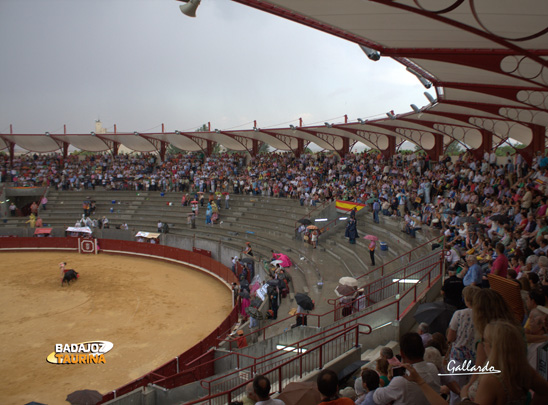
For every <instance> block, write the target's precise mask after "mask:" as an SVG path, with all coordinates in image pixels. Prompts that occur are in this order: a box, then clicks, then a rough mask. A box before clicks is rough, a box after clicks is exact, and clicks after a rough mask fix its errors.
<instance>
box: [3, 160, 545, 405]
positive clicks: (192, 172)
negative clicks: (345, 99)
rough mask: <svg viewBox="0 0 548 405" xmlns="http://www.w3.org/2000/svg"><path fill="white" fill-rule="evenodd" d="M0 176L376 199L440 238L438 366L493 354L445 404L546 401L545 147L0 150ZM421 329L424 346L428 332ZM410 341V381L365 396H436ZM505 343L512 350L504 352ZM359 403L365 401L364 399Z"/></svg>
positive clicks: (451, 388) (59, 183) (452, 384)
mask: <svg viewBox="0 0 548 405" xmlns="http://www.w3.org/2000/svg"><path fill="white" fill-rule="evenodd" d="M0 171H1V173H0V174H1V177H2V178H1V180H2V182H13V183H14V184H15V185H17V186H35V185H49V186H54V187H56V188H57V189H61V190H79V189H93V188H96V187H103V188H106V189H110V190H123V189H130V190H150V191H164V192H167V191H171V192H182V193H194V192H198V191H202V192H206V193H207V192H209V193H215V192H216V191H222V192H228V193H245V194H254V195H268V196H271V197H281V198H294V199H297V200H299V201H300V203H301V204H302V205H304V204H310V205H315V204H317V203H318V202H322V201H325V200H334V199H341V200H347V201H355V202H358V203H366V204H370V205H371V206H372V208H373V204H377V209H376V211H377V212H376V214H377V217H376V219H375V222H377V221H378V215H379V211H380V214H381V218H382V216H391V217H392V216H394V217H399V218H401V220H402V230H404V231H406V232H407V233H409V234H410V235H411V236H414V235H415V232H416V231H417V230H418V229H420V228H421V227H423V226H430V227H433V228H438V229H439V230H440V233H441V234H442V235H443V236H444V243H445V251H446V265H447V270H448V272H449V276H450V277H448V278H447V279H446V280H445V284H444V287H443V294H444V299H445V301H446V302H447V303H450V304H452V305H454V306H455V307H457V308H458V309H459V310H458V311H457V312H456V313H455V316H454V317H453V320H452V321H451V323H450V325H449V330H448V331H447V335H446V338H447V339H448V340H449V343H452V347H451V349H448V348H447V347H445V345H444V344H442V343H440V344H438V345H434V346H435V347H436V349H438V351H439V352H440V353H439V354H440V355H441V356H442V357H443V356H445V358H446V361H445V362H443V361H442V362H440V365H439V367H438V370H439V371H440V373H441V372H442V371H443V367H445V369H447V365H448V360H449V359H450V360H453V363H452V364H453V365H455V364H460V365H463V364H466V363H465V362H466V361H470V362H472V363H471V364H478V365H483V364H485V361H486V360H489V361H490V362H491V363H490V364H491V365H495V366H496V367H499V368H500V371H501V374H500V376H499V377H496V376H495V377H493V378H491V376H490V375H487V376H485V377H484V376H481V377H480V378H476V377H473V378H472V379H470V378H468V379H462V380H459V379H450V380H448V381H445V387H446V388H445V389H446V393H447V394H448V395H453V400H452V401H451V402H452V403H458V402H459V401H460V398H461V397H471V398H473V399H474V400H475V401H476V402H477V403H526V402H527V396H528V392H529V390H533V391H536V392H537V393H538V394H539V395H538V396H537V398H539V399H540V398H543V400H545V399H546V398H548V385H547V384H545V383H546V381H545V380H542V379H539V378H538V374H536V372H535V371H534V369H535V367H536V361H533V360H531V358H534V357H535V356H531V352H529V353H528V352H527V346H526V343H529V345H532V344H537V345H538V344H541V343H543V342H546V341H548V307H546V306H545V305H546V303H547V302H548V301H547V298H548V241H547V239H546V238H547V237H548V222H547V215H548V200H547V193H548V177H547V175H548V173H547V171H548V157H546V156H544V155H543V154H542V153H541V152H539V153H538V155H537V157H536V158H535V159H534V160H533V162H532V164H528V163H527V162H526V161H525V160H524V159H522V158H521V156H520V155H519V154H515V155H513V156H510V155H507V156H505V157H498V158H497V157H496V156H495V154H494V153H486V154H485V155H484V156H483V157H482V158H481V159H477V158H475V157H474V156H473V155H472V154H470V153H462V154H461V155H460V156H458V157H456V158H453V159H450V158H447V157H444V158H443V159H441V160H440V161H439V162H432V161H430V160H429V159H428V157H425V156H421V155H418V154H414V153H412V154H410V155H403V154H396V155H394V156H393V157H391V158H390V159H388V160H385V159H383V157H382V155H381V154H378V153H368V152H366V153H361V154H348V155H346V156H344V157H343V158H341V159H338V158H337V157H336V156H335V155H332V154H324V153H320V154H313V155H306V154H305V155H302V156H300V157H298V158H297V157H294V156H293V155H291V154H267V155H259V156H257V157H252V158H250V159H249V158H248V159H247V160H246V158H245V156H244V155H241V154H223V155H218V156H212V157H205V158H203V157H199V156H198V155H196V154H184V155H183V154H179V155H173V156H168V158H167V159H166V160H165V161H163V162H160V161H159V160H158V158H157V157H156V156H154V155H119V156H116V157H114V156H111V155H106V154H105V155H71V156H69V157H68V158H66V159H65V160H63V159H62V158H61V157H60V156H57V155H34V156H31V155H24V156H22V157H20V158H18V159H17V160H16V161H15V162H14V165H13V166H10V165H9V163H8V160H7V158H6V156H5V155H0ZM379 205H380V207H379ZM379 208H380V209H379ZM489 274H491V275H497V276H499V277H501V278H503V279H508V280H509V282H513V283H515V285H519V286H520V288H521V289H522V294H521V296H522V298H523V302H524V308H525V310H524V311H523V314H522V315H517V317H516V314H515V312H514V313H512V310H511V309H510V308H509V306H508V303H507V302H506V301H505V299H503V297H502V296H501V295H500V294H498V293H497V292H496V291H494V290H492V289H490V288H489V278H488V275H489ZM465 287H469V288H467V289H465ZM463 289H464V290H463ZM463 291H464V293H463ZM517 318H521V319H517ZM522 325H523V326H522ZM427 335H429V334H427ZM419 336H421V341H422V342H423V343H425V344H426V345H431V343H430V342H428V343H427V342H426V341H425V340H427V339H424V338H425V336H426V334H425V331H424V330H419ZM430 337H432V336H430ZM408 338H409V339H410V341H413V342H414V339H415V340H416V338H415V337H412V336H411V337H409V336H408ZM442 338H443V336H442ZM441 340H443V339H441ZM508 342H512V345H513V346H512V347H509V346H508ZM522 342H523V344H522ZM402 343H403V342H402ZM406 345H407V346H406ZM415 346H417V344H416V342H414V343H412V344H411V346H409V342H407V343H404V344H403V345H402V347H401V349H402V357H403V360H404V361H405V362H406V363H410V364H413V365H414V367H413V366H407V365H406V368H407V369H408V375H407V376H406V377H401V378H404V380H405V381H404V380H397V381H399V382H398V383H397V384H396V383H395V382H394V381H392V382H388V383H389V384H386V382H385V386H383V385H382V384H381V385H380V388H379V391H378V393H375V394H374V395H369V397H368V400H369V399H370V400H373V401H374V402H371V403H376V404H380V403H391V402H392V401H395V402H393V403H417V402H416V400H417V399H418V398H421V401H422V398H427V399H428V400H429V401H430V402H431V403H437V400H438V398H441V397H439V392H440V388H439V387H440V384H441V385H443V384H444V381H441V382H440V384H438V383H437V382H436V383H435V384H432V383H431V382H432V381H429V380H428V378H430V379H431V375H433V372H432V371H431V370H429V371H428V373H427V374H426V376H427V378H426V377H425V374H424V370H425V368H424V367H425V366H424V367H423V366H422V362H423V361H424V357H425V353H423V351H422V350H421V349H418V348H417V347H415ZM438 346H439V347H438ZM507 346H508V347H507ZM537 347H538V346H537ZM537 347H535V349H533V351H535V352H536V348H537ZM518 349H519V350H518ZM505 350H508V351H509V352H510V351H512V353H511V354H508V355H506V354H504V351H505ZM530 351H531V349H530ZM528 355H529V358H528V357H527V356H528ZM380 364H381V367H380V368H379V370H377V373H378V374H379V375H380V376H381V377H383V376H384V377H386V370H385V369H386V367H384V366H383V364H384V363H383V362H382V361H381V362H380ZM518 366H519V368H516V367H518ZM421 367H422V368H423V370H422V372H421ZM516 370H520V372H519V373H516ZM390 377H391V378H393V379H394V380H395V379H396V378H398V377H397V376H394V375H393V374H391V375H390ZM432 378H433V377H432ZM370 380H371V376H369V375H367V373H366V375H364V380H363V386H364V389H365V394H367V393H368V392H369V391H372V390H373V388H372V387H374V386H375V385H376V383H375V382H373V383H372V382H371V381H370ZM374 380H376V379H374ZM434 380H435V378H434ZM425 381H426V384H425V383H424V382H425ZM392 384H394V385H393V388H392V389H390V390H387V389H386V388H387V387H389V386H390V385H392ZM408 384H418V385H417V387H416V388H413V389H411V390H410V388H409V387H415V386H408ZM428 387H429V388H428ZM432 391H434V394H435V395H434V396H432ZM409 393H412V395H411V394H409ZM362 395H363V393H362ZM423 395H424V397H423ZM355 400H356V403H362V402H360V401H359V400H362V401H364V402H363V403H368V402H367V401H365V397H363V398H355ZM413 401H415V402H413ZM422 403H425V402H424V401H423V402H422ZM539 403H540V402H539Z"/></svg>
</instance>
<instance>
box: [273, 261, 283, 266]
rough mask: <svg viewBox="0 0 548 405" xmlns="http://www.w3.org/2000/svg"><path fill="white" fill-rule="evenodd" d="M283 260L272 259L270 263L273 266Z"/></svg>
mask: <svg viewBox="0 0 548 405" xmlns="http://www.w3.org/2000/svg"><path fill="white" fill-rule="evenodd" d="M283 262H284V261H283V260H273V261H271V262H270V263H272V264H273V265H274V266H275V265H277V264H282V263H283Z"/></svg>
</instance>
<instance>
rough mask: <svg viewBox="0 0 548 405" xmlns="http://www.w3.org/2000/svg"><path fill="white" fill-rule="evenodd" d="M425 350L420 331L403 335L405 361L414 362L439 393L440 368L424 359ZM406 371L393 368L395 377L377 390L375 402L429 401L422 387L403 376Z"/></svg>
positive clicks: (414, 365) (411, 404) (411, 402)
mask: <svg viewBox="0 0 548 405" xmlns="http://www.w3.org/2000/svg"><path fill="white" fill-rule="evenodd" d="M424 350H425V349H424V346H423V343H422V339H421V337H420V335H419V334H418V333H412V332H411V333H406V334H405V335H403V336H402V337H401V339H400V352H401V356H402V360H403V362H404V363H410V364H412V365H413V367H414V368H415V370H417V372H418V373H419V375H420V376H421V377H422V378H423V380H424V381H425V382H426V383H427V384H428V385H430V387H431V388H432V389H433V390H434V391H435V392H437V393H438V394H439V392H440V377H439V376H438V369H437V368H436V366H435V365H433V364H432V363H427V362H425V361H424ZM405 371H406V370H405V369H403V368H394V369H393V374H394V378H393V379H392V380H391V381H390V384H389V385H388V386H387V387H383V388H377V389H376V390H375V393H374V395H373V400H374V401H375V404H377V405H384V404H394V405H404V404H409V405H415V404H426V403H428V401H427V400H426V397H425V396H424V394H423V393H422V391H421V389H420V387H419V386H418V385H416V384H414V383H412V382H410V381H408V380H407V379H406V378H405V377H403V375H404V374H405Z"/></svg>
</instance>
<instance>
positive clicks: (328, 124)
mask: <svg viewBox="0 0 548 405" xmlns="http://www.w3.org/2000/svg"><path fill="white" fill-rule="evenodd" d="M324 124H325V126H326V127H327V128H333V124H330V123H329V122H324Z"/></svg>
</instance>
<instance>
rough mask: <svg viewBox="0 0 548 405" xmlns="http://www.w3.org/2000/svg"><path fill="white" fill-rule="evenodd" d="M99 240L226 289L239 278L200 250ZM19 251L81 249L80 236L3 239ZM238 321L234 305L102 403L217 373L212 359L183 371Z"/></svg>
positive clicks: (6, 247)
mask: <svg viewBox="0 0 548 405" xmlns="http://www.w3.org/2000/svg"><path fill="white" fill-rule="evenodd" d="M98 243H99V247H100V249H101V251H102V252H105V253H114V254H116V253H118V254H130V255H141V256H146V257H149V258H152V259H158V260H168V261H172V262H173V261H174V262H178V263H181V264H184V265H187V266H190V267H193V268H195V269H197V270H199V271H202V272H205V273H206V274H209V275H210V276H213V277H215V278H217V279H219V280H221V281H222V282H224V283H225V284H226V285H227V288H230V285H231V283H233V282H237V279H236V277H235V276H234V274H233V273H232V271H231V270H230V269H229V268H228V267H226V266H224V265H223V264H222V263H219V262H218V261H216V260H214V259H212V258H211V257H207V256H204V255H202V254H199V253H194V252H191V251H187V250H182V249H178V248H175V247H171V246H164V245H154V244H149V243H139V242H132V241H123V240H112V239H98ZM19 250H71V251H78V238H54V237H50V238H18V237H15V238H9V237H6V238H0V251H19ZM237 321H238V308H237V307H234V308H233V309H232V311H230V314H229V315H228V316H227V317H226V318H225V320H224V321H223V322H222V323H221V324H220V325H219V326H218V327H217V328H216V329H215V330H213V331H212V332H211V333H210V334H209V335H208V336H207V337H206V338H204V339H203V340H202V341H200V342H198V343H196V344H195V345H194V346H193V347H191V348H190V349H188V350H187V351H186V352H184V353H182V354H181V355H179V356H177V357H175V358H174V359H173V360H171V361H169V362H167V363H165V364H164V365H162V366H160V367H158V368H156V369H155V370H153V371H151V372H149V373H147V374H145V375H144V376H142V377H140V378H137V379H136V380H134V381H131V382H129V383H128V384H126V385H124V386H122V387H119V388H117V389H116V390H113V391H111V392H109V393H108V394H106V395H104V396H103V400H102V402H101V403H104V402H107V401H110V400H111V399H114V398H116V397H119V396H121V395H124V394H127V393H129V392H131V391H133V390H135V389H136V388H139V387H144V386H146V385H148V384H153V383H154V382H155V381H158V380H162V379H165V378H166V377H170V376H172V375H178V378H177V381H174V383H175V384H176V385H181V384H189V383H192V382H194V381H199V380H201V379H204V378H207V377H211V376H213V375H214V373H215V369H214V363H213V362H209V364H211V366H210V367H205V368H204V367H200V368H199V370H195V371H194V372H192V373H183V374H181V372H182V371H184V370H185V368H187V365H189V364H190V363H192V362H194V361H196V360H197V359H198V358H200V361H204V362H208V360H213V358H214V355H215V354H214V351H212V350H209V349H210V348H211V347H213V346H216V345H217V342H218V340H219V338H222V337H224V335H226V333H227V332H228V331H230V330H231V328H232V325H234V324H235V323H236V322H237Z"/></svg>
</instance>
